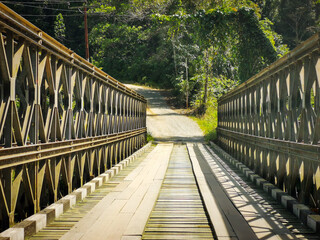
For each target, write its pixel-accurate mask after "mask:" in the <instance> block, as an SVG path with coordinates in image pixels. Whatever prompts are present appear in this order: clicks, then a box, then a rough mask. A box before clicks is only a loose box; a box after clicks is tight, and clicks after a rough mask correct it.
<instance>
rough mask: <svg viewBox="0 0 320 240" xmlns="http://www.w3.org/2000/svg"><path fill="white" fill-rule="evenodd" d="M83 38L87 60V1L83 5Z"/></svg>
mask: <svg viewBox="0 0 320 240" xmlns="http://www.w3.org/2000/svg"><path fill="white" fill-rule="evenodd" d="M84 38H85V45H86V59H87V61H89V39H88V21H87V1H86V3H85V6H84Z"/></svg>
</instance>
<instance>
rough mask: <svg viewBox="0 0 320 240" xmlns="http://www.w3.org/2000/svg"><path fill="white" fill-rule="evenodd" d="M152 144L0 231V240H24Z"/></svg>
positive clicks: (115, 173) (116, 172)
mask: <svg viewBox="0 0 320 240" xmlns="http://www.w3.org/2000/svg"><path fill="white" fill-rule="evenodd" d="M151 145H152V142H149V143H148V144H146V145H145V146H143V147H142V148H140V149H139V150H138V151H136V152H135V153H133V154H132V155H131V156H129V157H127V158H126V159H124V160H122V161H121V162H120V163H118V164H116V165H115V166H113V167H112V168H110V169H109V170H107V171H106V172H104V173H102V174H100V175H99V176H97V177H95V178H94V179H92V180H91V181H89V182H87V183H86V184H84V185H83V186H82V187H80V188H78V189H76V190H74V191H73V192H72V193H70V194H68V195H67V196H64V197H63V198H61V199H59V200H58V201H57V202H55V203H53V204H51V205H50V206H48V207H46V208H45V209H43V210H41V211H40V212H38V213H36V214H34V215H32V216H30V217H28V218H26V219H25V220H23V221H22V222H20V223H17V224H16V225H14V226H13V227H11V228H8V229H7V230H5V231H3V232H2V233H0V240H23V239H24V238H25V237H27V236H31V235H33V234H35V233H37V232H38V231H40V230H41V229H42V228H44V227H45V226H46V225H47V224H49V223H50V222H52V221H53V220H54V219H55V218H57V217H59V216H60V215H61V214H63V213H64V212H66V211H67V210H68V209H70V208H71V207H73V206H74V205H75V204H76V203H77V202H78V201H81V200H83V199H84V198H85V197H87V196H88V195H89V194H90V193H92V192H94V191H95V189H96V188H98V187H100V186H101V185H102V184H103V183H105V182H107V181H108V180H109V179H110V178H112V177H113V176H114V175H117V174H118V173H119V172H120V171H121V170H122V169H123V168H125V167H126V166H128V165H129V164H130V163H132V162H133V161H134V160H135V159H136V158H137V157H139V156H141V155H142V154H143V153H144V152H146V151H147V150H148V149H149V148H150V147H151Z"/></svg>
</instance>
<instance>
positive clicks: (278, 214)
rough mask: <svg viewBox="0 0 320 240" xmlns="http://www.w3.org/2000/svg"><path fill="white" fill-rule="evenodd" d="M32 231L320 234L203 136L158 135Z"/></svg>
mask: <svg viewBox="0 0 320 240" xmlns="http://www.w3.org/2000/svg"><path fill="white" fill-rule="evenodd" d="M29 239H112V240H114V239H121V240H138V239H319V237H318V236H317V235H316V234H315V233H313V232H312V230H310V229H308V228H307V227H305V226H304V225H303V224H302V223H301V222H300V221H299V220H298V219H297V218H296V217H295V216H294V215H293V214H292V213H290V212H288V211H287V210H285V209H284V208H283V207H282V206H281V205H280V204H279V203H277V202H276V201H274V200H273V199H272V198H271V197H268V196H267V195H266V194H265V193H264V192H263V190H261V189H259V188H257V187H256V186H255V185H254V184H252V183H250V182H249V181H248V180H247V179H246V177H245V176H243V175H242V174H241V173H240V172H239V171H238V170H237V169H236V168H234V167H233V166H231V165H230V164H227V163H226V162H224V161H223V159H222V158H221V157H220V156H219V155H218V154H217V152H216V151H215V150H212V149H210V148H209V147H207V146H206V145H204V144H201V143H195V144H190V143H188V144H181V143H179V144H177V143H159V144H157V145H156V146H152V147H151V148H149V150H148V151H147V152H145V153H144V154H143V155H141V156H140V157H138V158H137V159H136V160H135V161H134V162H133V163H132V164H130V165H129V166H127V167H126V168H124V169H123V170H122V171H120V172H119V173H118V174H117V175H115V176H114V177H112V178H111V179H110V180H109V181H108V182H106V183H105V184H103V185H102V186H101V187H99V188H97V189H96V191H94V192H93V193H91V194H90V195H89V196H88V197H87V198H86V199H85V200H83V201H81V202H79V203H77V204H76V205H75V207H73V208H72V209H70V210H68V211H66V212H65V213H63V214H62V215H61V216H60V217H58V218H56V219H55V220H54V221H53V222H52V223H50V224H48V225H47V226H46V227H45V228H43V229H42V230H40V231H39V232H38V233H37V234H35V235H33V236H32V237H30V238H29Z"/></svg>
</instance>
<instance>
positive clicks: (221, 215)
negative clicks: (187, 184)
mask: <svg viewBox="0 0 320 240" xmlns="http://www.w3.org/2000/svg"><path fill="white" fill-rule="evenodd" d="M188 151H189V155H190V158H191V161H192V165H193V169H194V173H195V175H196V178H197V182H198V184H199V188H200V189H201V194H202V196H203V199H204V202H205V205H206V209H207V211H208V213H209V216H210V219H211V222H212V224H213V226H214V229H215V231H216V234H217V237H218V238H219V237H238V238H239V239H257V237H256V235H255V234H254V232H253V231H252V229H251V228H250V226H249V225H248V223H247V222H246V221H245V219H244V218H243V217H242V215H241V214H240V213H239V212H238V210H237V209H236V208H235V206H234V205H233V204H232V202H231V201H230V199H229V198H228V196H227V195H226V194H225V192H224V191H223V189H222V188H221V186H220V184H219V183H218V182H217V180H216V179H215V177H214V175H213V174H212V172H211V168H210V167H209V165H208V164H207V162H206V161H205V160H204V158H203V157H202V156H201V155H200V154H199V153H197V152H196V151H195V150H194V148H193V145H191V144H188ZM213 193H214V195H213Z"/></svg>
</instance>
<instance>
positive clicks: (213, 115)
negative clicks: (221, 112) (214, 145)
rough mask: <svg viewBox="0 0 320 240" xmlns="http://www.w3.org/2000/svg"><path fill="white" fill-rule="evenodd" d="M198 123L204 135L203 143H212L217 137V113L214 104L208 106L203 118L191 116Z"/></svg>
mask: <svg viewBox="0 0 320 240" xmlns="http://www.w3.org/2000/svg"><path fill="white" fill-rule="evenodd" d="M191 118H192V119H193V120H194V121H196V122H197V123H198V125H199V126H200V128H201V130H202V131H203V133H204V139H205V141H213V140H215V139H216V137H217V132H216V127H217V122H218V112H217V108H216V106H215V105H214V104H210V105H208V108H207V111H206V113H205V114H204V115H203V116H191Z"/></svg>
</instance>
